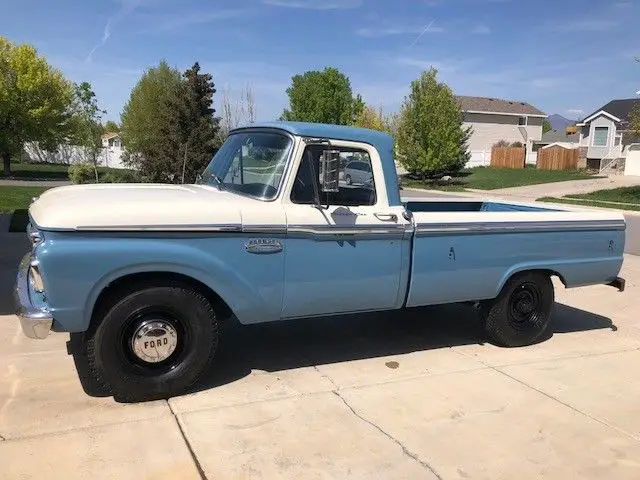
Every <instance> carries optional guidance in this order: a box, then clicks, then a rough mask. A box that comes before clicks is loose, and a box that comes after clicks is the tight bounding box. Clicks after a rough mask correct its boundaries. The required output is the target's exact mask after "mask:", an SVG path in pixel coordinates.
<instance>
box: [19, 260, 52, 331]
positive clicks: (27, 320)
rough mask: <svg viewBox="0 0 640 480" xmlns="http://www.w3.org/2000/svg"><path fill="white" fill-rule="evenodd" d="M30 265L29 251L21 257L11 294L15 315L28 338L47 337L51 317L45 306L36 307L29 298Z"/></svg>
mask: <svg viewBox="0 0 640 480" xmlns="http://www.w3.org/2000/svg"><path fill="white" fill-rule="evenodd" d="M30 266H31V252H29V253H27V254H26V255H25V256H24V257H22V261H21V262H20V268H19V269H18V275H17V278H16V284H15V288H14V290H13V296H14V300H15V307H16V315H17V316H18V318H19V319H20V325H21V327H22V333H24V334H25V335H26V336H27V337H29V338H34V339H39V340H40V339H43V338H47V336H48V335H49V332H50V331H51V325H52V324H53V317H52V316H51V313H50V312H49V310H47V309H46V308H41V307H37V306H35V305H34V304H33V302H32V300H31V288H30V285H29V268H30Z"/></svg>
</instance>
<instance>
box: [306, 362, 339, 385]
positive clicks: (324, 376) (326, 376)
mask: <svg viewBox="0 0 640 480" xmlns="http://www.w3.org/2000/svg"><path fill="white" fill-rule="evenodd" d="M313 369H314V370H315V371H316V372H318V375H320V377H322V378H326V379H327V380H329V383H330V384H331V385H333V388H334V391H335V390H339V389H340V386H339V385H338V384H336V382H334V381H333V378H331V377H330V376H329V375H327V374H326V373H322V372H321V371H320V369H319V368H318V366H317V365H314V366H313Z"/></svg>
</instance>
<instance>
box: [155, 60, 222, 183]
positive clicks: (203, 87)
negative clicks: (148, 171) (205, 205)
mask: <svg viewBox="0 0 640 480" xmlns="http://www.w3.org/2000/svg"><path fill="white" fill-rule="evenodd" d="M212 78H213V77H212V76H211V74H209V73H200V65H199V64H198V62H196V63H194V64H193V66H192V67H191V68H189V69H188V70H186V71H185V72H184V81H183V83H182V84H181V86H180V88H179V89H178V95H177V96H176V97H174V98H172V99H170V100H169V109H168V110H167V112H165V113H169V115H168V117H167V118H166V119H165V120H166V121H163V122H161V123H162V125H163V128H162V132H163V136H162V139H163V141H162V142H161V144H160V145H159V146H160V149H161V152H160V154H159V160H160V162H163V166H164V168H163V169H160V170H159V171H158V172H156V173H157V174H160V175H161V176H163V177H164V178H165V179H169V178H170V179H171V180H173V182H174V183H177V182H178V181H179V182H180V183H185V182H187V183H193V182H195V180H196V177H197V175H198V174H199V173H200V172H202V170H204V168H205V167H206V166H207V164H208V163H209V162H210V161H211V157H212V156H213V154H214V153H215V152H216V150H217V147H218V145H217V144H216V138H217V134H218V129H219V128H220V119H219V118H218V117H216V116H215V115H214V114H215V109H214V108H213V95H214V93H216V89H215V85H214V83H213V80H212ZM176 159H178V160H179V162H175V160H176Z"/></svg>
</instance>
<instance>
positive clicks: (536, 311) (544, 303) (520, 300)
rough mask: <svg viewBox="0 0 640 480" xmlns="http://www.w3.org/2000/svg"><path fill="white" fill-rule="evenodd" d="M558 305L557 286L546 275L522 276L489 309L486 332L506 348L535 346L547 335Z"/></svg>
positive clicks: (507, 285) (514, 277)
mask: <svg viewBox="0 0 640 480" xmlns="http://www.w3.org/2000/svg"><path fill="white" fill-rule="evenodd" d="M554 301H555V297H554V291H553V283H552V282H551V278H550V277H549V275H548V274H546V273H544V272H522V273H519V274H516V275H514V276H513V277H511V278H510V279H509V281H507V283H506V284H505V286H504V287H503V288H502V291H501V292H500V294H499V295H498V297H497V298H496V299H495V300H494V301H493V302H491V303H490V304H489V305H488V306H487V309H486V318H485V331H486V333H487V335H488V337H489V339H490V340H491V341H493V342H494V343H496V344H498V345H500V346H504V347H522V346H525V345H531V344H533V343H535V342H536V341H537V340H539V339H540V338H541V337H542V335H544V334H545V332H546V331H547V328H548V327H549V323H550V320H551V310H552V308H553V304H554Z"/></svg>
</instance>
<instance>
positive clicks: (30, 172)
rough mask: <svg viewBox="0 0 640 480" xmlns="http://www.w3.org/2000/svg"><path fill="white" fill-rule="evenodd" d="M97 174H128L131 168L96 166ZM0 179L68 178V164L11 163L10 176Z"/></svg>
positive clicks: (110, 175)
mask: <svg viewBox="0 0 640 480" xmlns="http://www.w3.org/2000/svg"><path fill="white" fill-rule="evenodd" d="M98 175H99V177H100V178H103V177H104V176H105V175H106V176H108V177H110V178H112V179H113V178H119V177H123V176H130V175H131V170H126V169H120V168H109V167H98ZM0 179H3V180H5V179H11V180H43V181H44V180H69V165H67V164H58V163H17V162H15V163H14V162H12V163H11V176H10V177H3V176H1V175H0Z"/></svg>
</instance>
